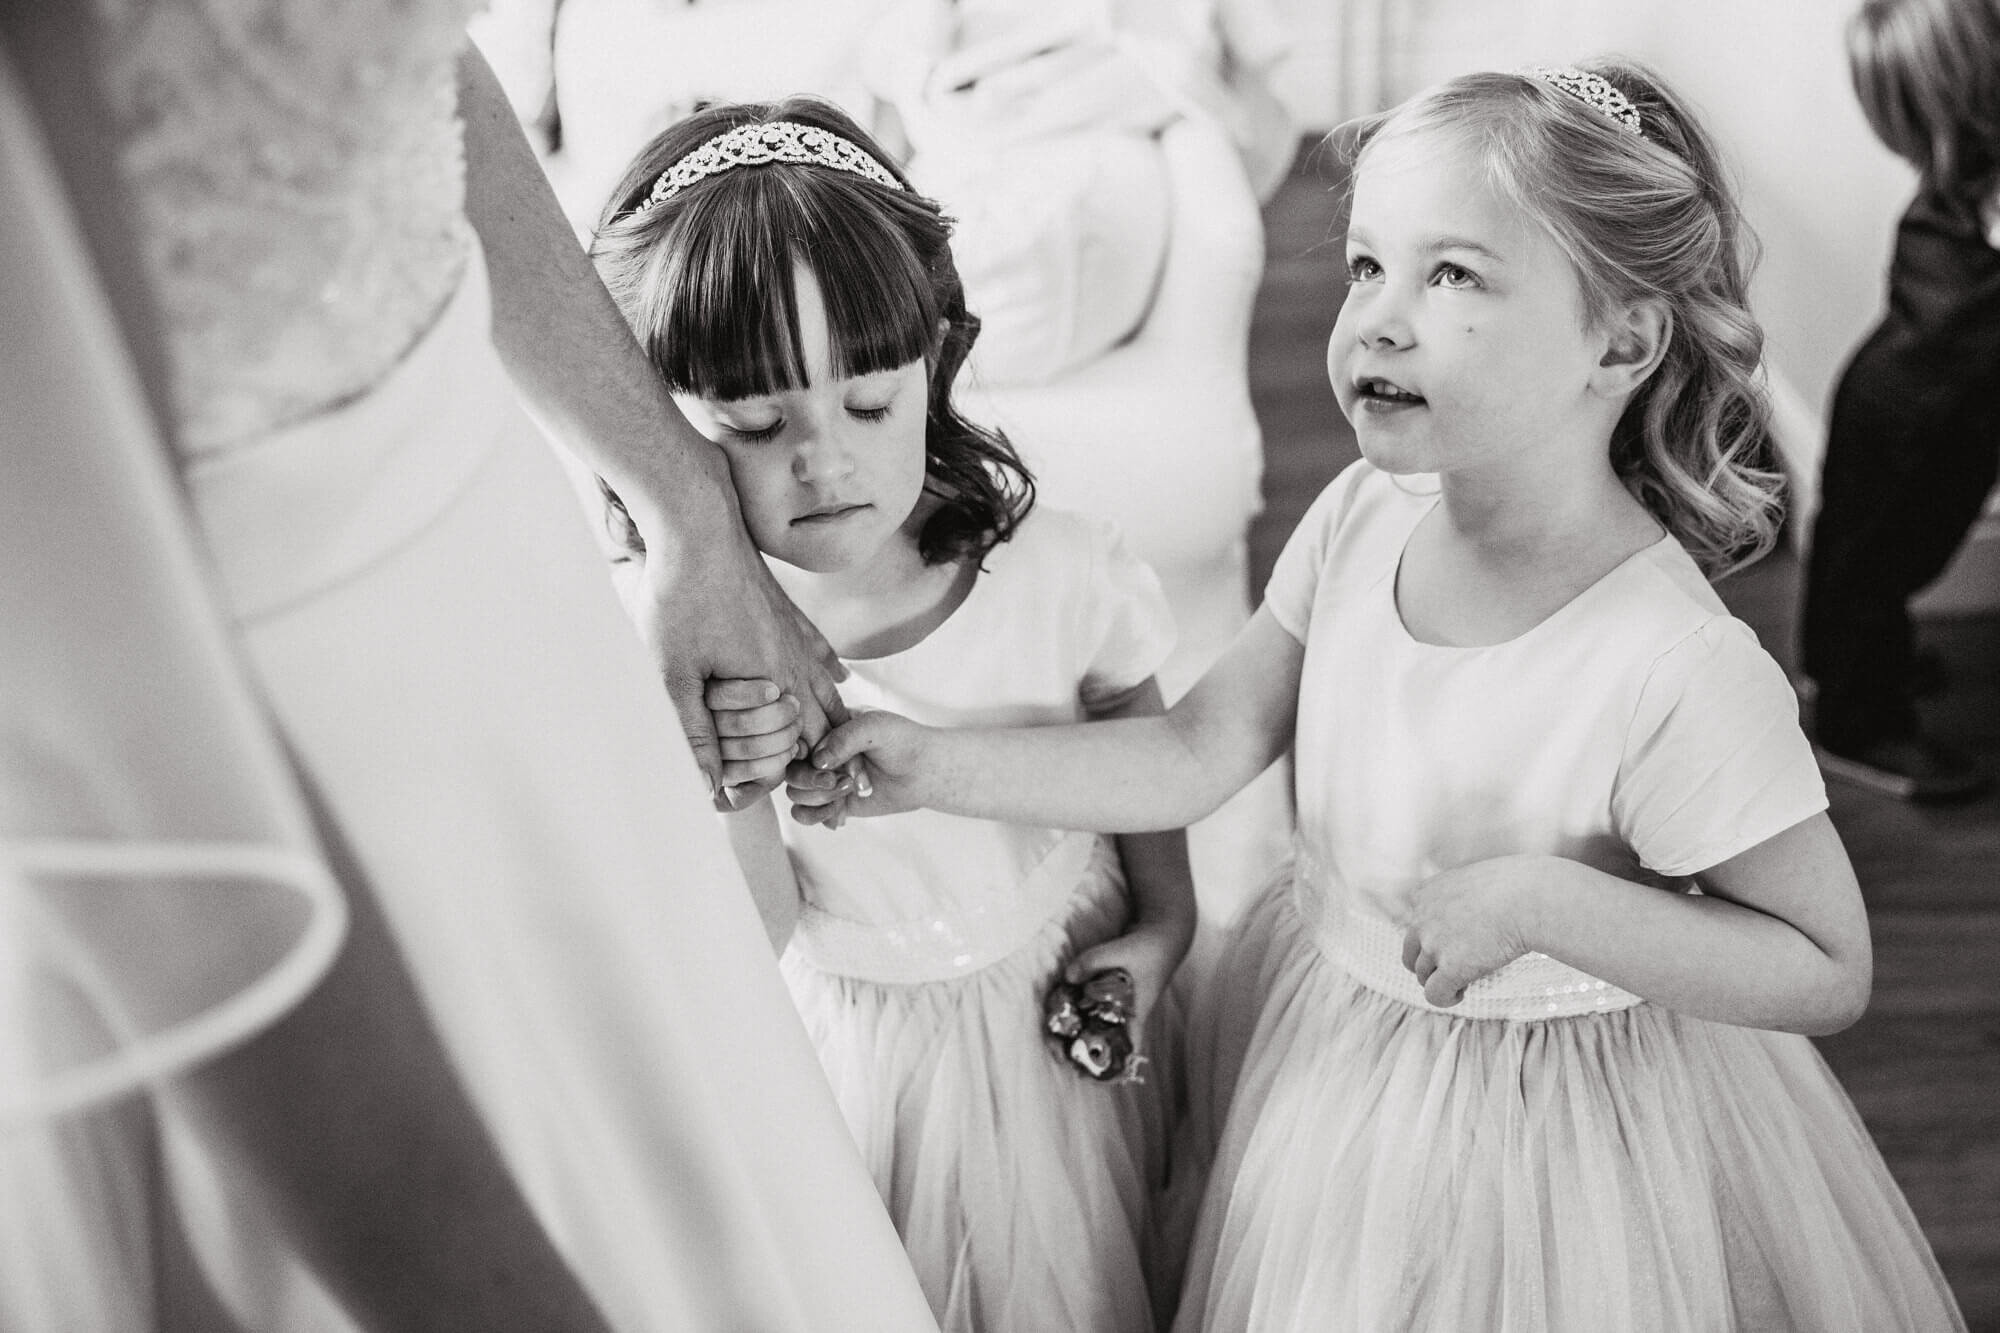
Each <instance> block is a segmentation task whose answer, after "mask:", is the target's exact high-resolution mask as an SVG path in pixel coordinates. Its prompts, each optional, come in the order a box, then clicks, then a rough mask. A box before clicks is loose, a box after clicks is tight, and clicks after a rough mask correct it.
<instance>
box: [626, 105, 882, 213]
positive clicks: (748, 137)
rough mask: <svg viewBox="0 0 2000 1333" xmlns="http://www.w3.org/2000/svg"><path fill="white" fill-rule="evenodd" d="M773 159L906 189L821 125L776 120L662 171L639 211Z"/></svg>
mask: <svg viewBox="0 0 2000 1333" xmlns="http://www.w3.org/2000/svg"><path fill="white" fill-rule="evenodd" d="M771 162H796V163H799V164H800V165H802V166H809V167H831V168H833V169H834V170H835V171H844V172H846V173H848V174H849V175H850V176H860V177H863V178H865V179H867V180H871V181H874V182H875V183H876V184H877V185H886V186H888V187H889V188H890V189H892V190H900V189H902V188H903V184H902V182H901V181H899V180H897V179H896V178H895V177H894V176H892V175H890V174H889V169H888V168H887V167H884V166H883V165H882V164H881V163H880V162H877V161H876V160H875V159H874V158H872V157H870V156H869V155H868V154H867V153H864V152H863V151H861V149H859V148H857V147H855V146H854V145H853V144H852V143H850V142H849V141H847V140H846V139H843V138H841V137H840V136H839V135H838V134H835V133H834V132H833V131H831V130H823V129H820V128H819V127H818V126H816V125H801V124H799V123H798V122H797V121H793V120H773V121H768V122H765V123H763V124H753V125H738V126H737V127H736V128H735V129H733V130H730V131H728V132H727V133H725V134H718V135H716V136H715V137H714V138H713V139H710V140H709V141H708V142H707V143H704V144H703V145H702V146H701V147H699V148H697V149H695V150H694V151H693V152H692V153H689V154H688V155H687V156H686V157H684V158H682V159H681V160H680V161H678V162H676V163H674V164H673V165H672V166H671V167H668V168H667V169H666V170H665V171H664V172H662V173H660V179H659V180H658V181H656V182H655V183H654V185H653V192H652V193H651V194H649V195H647V196H646V202H645V203H643V204H641V205H639V207H638V209H637V211H638V212H641V213H643V212H645V211H646V210H647V209H649V208H652V207H653V206H655V205H656V204H663V203H665V202H666V201H667V200H669V199H671V198H673V197H674V196H675V195H677V194H679V193H680V192H681V191H682V190H685V189H686V188H687V187H688V186H690V185H692V184H694V183H695V182H696V181H698V180H706V179H707V178H708V177H710V176H720V175H721V174H722V173H723V172H725V171H734V170H736V168H738V167H761V166H764V165H766V164H767V163H771Z"/></svg>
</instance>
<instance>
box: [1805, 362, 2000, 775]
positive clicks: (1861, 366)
mask: <svg viewBox="0 0 2000 1333" xmlns="http://www.w3.org/2000/svg"><path fill="white" fill-rule="evenodd" d="M1967 387H1968V386H1966V385H1965V384H1963V383H1960V382H1947V381H1945V380H1943V379H1941V377H1940V376H1939V374H1938V372H1937V370H1936V369H1935V366H1934V363H1933V361H1932V358H1930V357H1927V356H1925V355H1923V354H1922V353H1921V351H1920V350H1919V349H1917V348H1914V347H1911V346H1909V345H1908V344H1907V342H1906V341H1905V340H1904V339H1902V338H1901V337H1899V336H1898V335H1897V334H1896V333H1895V332H1893V331H1891V330H1889V329H1887V328H1878V329H1877V330H1876V331H1875V332H1874V333H1873V334H1872V335H1870V337H1869V339H1868V341H1867V342H1865V343H1863V344H1862V346H1861V348H1860V350H1859V351H1857V352H1856V353H1855V356H1854V359H1853V360H1852V361H1851V362H1850V363H1849V365H1848V367H1847V370H1846V372H1845V373H1844V374H1843V375H1842V376H1841V380H1840V387H1839V389H1838V390H1837V391H1836V393H1835V395H1834V405H1833V418H1832V422H1831V428H1830V430H1829V432H1828V438H1827V450H1826V463H1825V471H1824V473H1823V480H1822V490H1821V507H1820V512H1819V517H1818V520H1817V521H1816V522H1815V524H1814V526H1813V540H1812V555H1811V558H1810V560H1809V562H1808V564H1807V569H1806V595H1805V607H1804V615H1803V642H1802V645H1801V647H1802V649H1803V661H1804V667H1805V671H1806V674H1807V675H1809V676H1811V677H1812V678H1813V680H1814V681H1815V682H1816V683H1817V684H1818V686H1819V698H1818V702H1817V703H1816V705H1815V709H1814V711H1815V716H1816V726H1815V729H1816V730H1817V732H1818V734H1819V737H1820V739H1822V740H1824V741H1826V742H1827V743H1828V744H1829V745H1832V746H1833V747H1835V748H1837V749H1839V748H1848V747H1859V746H1865V745H1867V744H1870V743H1872V742H1874V741H1877V740H1881V739H1884V738H1886V737H1890V736H1896V735H1906V734H1909V733H1910V732H1911V731H1912V730H1913V728H1914V726H1915V713H1914V711H1913V709H1912V707H1911V704H1910V698H1909V677H1910V657H1911V627H1910V615H1909V608H1908V603H1909V599H1910V597H1911V596H1912V595H1914V594H1915V593H1916V592H1917V591H1919V590H1920V589H1921V588H1923V586H1924V585H1925V584H1927V583H1929V582H1931V581H1932V580H1933V579H1935V578H1936V577H1937V576H1938V575H1939V574H1940V573H1942V572H1943V570H1944V567H1945V566H1946V565H1947V564H1949V563H1950V561H1951V557H1952V555H1953V554H1954V553H1955V552H1956V551H1957V550H1958V547H1959V544H1960V543H1961V542H1962V541H1963V540H1964V538H1965V534H1966V532H1967V531H1968V530H1970V528H1971V527H1972V524H1973V523H1974V521H1975V520H1977V519H1978V517H1979V514H1980V511H1981V509H1982V508H1983V507H1984V505H1985V502H1986V497H1987V494H1988V492H1990V491H1991V490H1992V489H1993V483H1994V477H1995V472H1996V466H2000V440H1996V439H1995V436H1994V431H1995V429H1996V427H2000V419H1996V417H1995V414H1994V413H1993V412H1992V411H1990V410H1989V408H1988V407H1987V404H1986V401H1985V399H1986V397H1987V396H1988V395H1986V394H1984V393H1977V392H1974V393H1968V392H1967Z"/></svg>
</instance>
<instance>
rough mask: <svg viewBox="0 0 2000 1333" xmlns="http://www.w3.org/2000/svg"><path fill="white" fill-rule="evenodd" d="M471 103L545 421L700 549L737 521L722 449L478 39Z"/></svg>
mask: <svg viewBox="0 0 2000 1333" xmlns="http://www.w3.org/2000/svg"><path fill="white" fill-rule="evenodd" d="M459 110H460V114H461V116H462V118H463V119H464V122H465V175H466V185H465V211H466V216H467V217H468V218H469V219H470V220H471V223H472V226H473V228H474V230H475V231H477V232H478V234H479V239H480V241H481V244H482V246H483V248H484V249H485V252H486V267H487V272H488V275H489V277H490V278H491V281H492V288H493V340H494V343H495V345H496V347H497V348H498V349H499V352H500V356H501V359H502V361H503V362H505V364H506V366H507V369H508V373H509V374H510V375H511V376H512V377H513V379H514V382H515V384H516V386H517V387H518V388H519V389H520V391H521V394H522V397H523V399H524V400H525V401H526V402H527V404H528V407H529V410H530V411H531V412H532V413H533V414H534V415H535V416H536V418H537V419H538V420H539V421H540V422H541V423H542V426H543V428H544V429H545V430H547V431H548V432H549V433H550V434H551V435H552V436H554V437H555V439H556V440H557V441H558V442H559V443H560V444H561V445H562V446H563V447H564V448H566V449H568V450H569V451H570V452H571V453H572V455H574V456H575V458H576V459H577V461H578V462H580V463H581V464H582V465H583V466H585V467H587V468H589V469H590V470H591V471H593V472H595V473H596V474H597V475H599V476H602V477H603V478H605V480H606V481H608V482H609V483H610V484H611V487H612V489H613V490H615V491H616V492H617V493H618V495H619V498H620V499H622V500H623V501H624V502H625V505H626V507H627V508H628V509H629V510H630V511H631V512H632V514H633V516H634V518H635V519H636V520H638V522H639V524H640V527H641V530H642V531H645V532H646V533H647V535H648V536H649V537H650V538H652V539H653V540H654V541H655V542H658V541H659V540H660V539H661V538H662V537H663V536H665V537H672V538H674V539H676V540H679V541H684V542H687V543H688V544H689V546H690V548H692V549H699V547H700V545H701V543H702V542H703V541H704V540H706V539H711V538H713V536H714V535H715V534H716V533H718V532H721V531H723V525H725V524H735V523H737V519H736V517H735V514H736V503H735V493H734V491H733V490H731V489H730V486H729V484H728V472H727V468H726V466H725V464H724V462H723V460H722V457H721V455H720V452H719V451H718V450H716V449H715V448H714V447H713V446H712V445H710V444H709V443H708V441H706V440H704V439H703V438H702V437H701V436H700V435H699V434H698V433H697V432H696V431H695V430H694V428H693V427H692V426H690V425H688V423H687V420H686V419H685V418H684V417H683V416H682V415H681V413H680V411H679V409H678V408H676V407H675V406H674V402H673V398H672V396H671V395H670V394H669V393H668V392H667V389H666V386H665V385H664V384H663V383H661V381H660V378H659V376H658V374H657V373H655V371H654V370H653V367H652V365H651V363H650V362H648V361H647V359H646V356H645V353H644V352H643V351H642V350H641V348H640V347H639V344H638V342H637V340H635V339H634V338H633V336H632V334H631V331H630V330H629V329H628V328H627V327H626V324H625V321H624V319H623V317H622V316H620V314H619V313H618V308H617V306H616V304H615V303H614V302H613V301H612V299H611V295H610V293H609V292H607V291H605V289H604V284H603V283H602V282H601V281H599V279H598V277H597V271H596V270H595V269H594V268H592V267H591V264H590V259H589V256H588V255H586V254H585V252H584V250H583V247H582V246H581V245H579V244H578V243H577V239H576V236H575V234H574V232H573V231H572V230H571V229H570V225H569V223H568V221H567V219H565V218H564V216H563V213H562V209H561V207H560V206H559V205H558V203H557V202H556V197H555V192H554V190H553V189H551V188H550V186H549V182H548V177H547V176H546V175H545V174H544V173H543V171H542V168H541V164H540V163H539V162H538V161H537V160H536V158H535V155H534V152H533V150H532V149H530V148H529V146H528V141H527V136H526V135H525V134H524V133H523V131H522V129H521V125H520V122H519V120H518V119H517V118H516V117H515V114H514V111H513V108H512V107H511V106H509V104H508V102H507V98H506V95H505V93H504V92H503V91H502V90H501V87H500V84H499V80H498V79H496V78H495V77H494V75H493V71H492V69H491V68H490V67H488V65H487V63H486V60H485V58H484V57H483V56H482V55H481V54H480V53H479V51H478V48H476V47H474V46H471V45H470V44H468V45H467V47H466V51H465V54H464V56H463V57H462V58H461V60H460V62H459ZM654 518H657V519H659V520H660V521H659V522H657V523H655V522H649V520H650V519H654ZM652 554H671V553H668V552H653V553H652Z"/></svg>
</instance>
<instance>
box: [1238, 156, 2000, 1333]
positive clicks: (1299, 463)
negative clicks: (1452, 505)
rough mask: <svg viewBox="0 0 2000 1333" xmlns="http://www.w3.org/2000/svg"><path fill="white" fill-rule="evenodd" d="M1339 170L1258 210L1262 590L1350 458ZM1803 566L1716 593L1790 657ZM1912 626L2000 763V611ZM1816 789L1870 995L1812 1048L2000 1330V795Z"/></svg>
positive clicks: (1965, 719)
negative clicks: (1336, 371)
mask: <svg viewBox="0 0 2000 1333" xmlns="http://www.w3.org/2000/svg"><path fill="white" fill-rule="evenodd" d="M1338 178H1339V171H1338V167H1337V166H1336V165H1335V164H1333V163H1331V162H1328V161H1326V160H1325V158H1324V155H1323V154H1319V153H1317V152H1315V151H1313V150H1311V149H1307V150H1305V151H1302V153H1301V156H1300V160H1299V162H1298V163H1297V164H1296V165H1295V166H1294V169H1293V172H1292V175H1291V178H1290V179H1289V180H1287V181H1286V182H1285V184H1284V185H1283V186H1281V187H1280V189H1279V191H1278V193H1277V194H1276V195H1275V196H1274V197H1273V198H1272V200H1271V201H1270V203H1269V204H1267V205H1266V206H1265V209H1264V220H1265V229H1266V238H1267V239H1266V244H1267V250H1268V256H1269V257H1268V259H1267V261H1266V266H1265V274H1264V284H1263V287H1262V289H1261V291H1260V292H1259V294H1258V298H1257V309H1256V317H1255V321H1254V324H1253V326H1252V330H1251V348H1250V379H1251V393H1252V396H1253V398H1254V400H1255V402H1256V406H1257V414H1258V418H1259V420H1260V421H1261V422H1262V424H1263V428H1264V456H1265V477H1264V496H1265V512H1264V515H1263V517H1262V518H1261V519H1260V520H1259V521H1258V523H1257V524H1256V525H1255V527H1254V528H1253V529H1252V533H1251V565H1252V577H1253V579H1254V583H1253V588H1254V589H1256V590H1258V591H1261V590H1262V588H1263V584H1264V579H1265V577H1266V576H1267V575H1268V574H1269V572H1270V568H1271V562H1272V561H1273V560H1275V559H1276V558H1277V553H1278V550H1279V549H1280V548H1281V547H1282V546H1283V545H1284V541H1285V538H1286V536H1287V535H1288V534H1289V533H1290V532H1291V530H1292V528H1293V527H1294V526H1295V525H1296V524H1297V522H1298V520H1299V517H1300V515H1302V514H1303V513H1304V512H1305V508H1306V506H1307V505H1308V504H1309V503H1311V501H1312V499H1313V497H1314V496H1315V495H1317V494H1318V493H1319V490H1320V488H1321V487H1323V486H1324V485H1325V484H1326V483H1327V482H1328V481H1329V480H1331V479H1332V477H1333V475H1334V474H1335V473H1336V472H1338V471H1339V470H1340V469H1341V468H1342V467H1344V466H1345V465H1346V464H1347V463H1348V462H1350V461H1352V460H1353V459H1354V458H1355V457H1356V456H1357V455H1356V451H1355V447H1354V437H1353V435H1352V434H1351V433H1350V432H1349V431H1348V429H1347V426H1346V423H1345V422H1344V421H1343V420H1342V419H1341V416H1340V412H1339V410H1338V408H1337V407H1336V406H1335V405H1334V400H1333V391H1332V390H1331V389H1330V388H1329V387H1328V386H1327V380H1326V370H1325V352H1326V339H1327V334H1328V332H1329V331H1330V330H1331V328H1332V326H1333V318H1334V314H1335V312H1336V311H1337V310H1338V308H1339V302H1340V296H1341V279H1340V270H1341V263H1340V256H1341V251H1340V245H1339V230H1338V226H1339V221H1338V210H1337V202H1338V197H1337V192H1336V191H1335V185H1336V183H1337V181H1338ZM1859 332H1860V331H1859V330H1857V335H1858V334H1859ZM1798 575H1799V567H1798V562H1797V560H1796V559H1795V558H1793V557H1792V556H1791V555H1790V554H1789V552H1780V553H1778V554H1776V555H1773V556H1771V557H1768V558H1767V559H1765V560H1764V561H1763V562H1762V563H1760V564H1759V565H1757V566H1756V567H1755V568H1753V569H1751V570H1748V571H1745V572H1744V573H1742V574H1740V575H1737V576H1736V577H1734V578H1732V579H1730V580H1729V581H1728V582H1727V583H1726V584H1725V585H1723V587H1722V589H1721V591H1722V594H1723V597H1724V599H1725V600H1726V601H1727V602H1728V603H1729V605H1730V607H1731V609H1732V610H1734V611H1735V612H1736V614H1738V615H1739V616H1741V617H1742V618H1743V619H1745V620H1746V621H1748V622H1749V623H1750V625H1751V626H1752V627H1753V628H1754V629H1756V631H1757V633H1758V635H1759V637H1761V638H1762V640H1763V642H1764V645H1765V647H1767V648H1769V649H1770V650H1771V651H1772V652H1773V653H1774V654H1776V655H1777V657H1778V658H1779V660H1780V661H1782V662H1784V663H1785V665H1786V666H1787V667H1788V668H1789V667H1791V666H1792V664H1793V660H1794V655H1793V644H1792V640H1793V626H1794V618H1795V607H1796V602H1797V588H1798ZM1922 634H1923V642H1924V643H1925V644H1926V645H1928V646H1930V647H1933V648H1935V649H1936V650H1937V651H1938V652H1939V653H1940V654H1941V655H1942V658H1943V660H1944V663H1945V666H1946V669H1947V672H1948V673H1949V679H1950V683H1949V686H1948V688H1947V689H1946V691H1945V692H1944V693H1943V694H1941V695H1939V696H1938V697H1936V698H1934V699H1932V700H1930V701H1929V702H1928V703H1927V704H1926V709H1927V721H1928V722H1929V723H1931V724H1933V725H1935V726H1936V727H1937V728H1939V730H1940V731H1941V733H1942V734H1949V735H1952V736H1955V737H1957V738H1958V739H1959V740H1960V741H1961V742H1962V743H1964V744H1966V745H1967V746H1968V747H1970V748H1972V749H1975V750H1977V751H1978V752H1980V753H1981V754H1982V755H1983V756H1984V757H1985V759H1986V761H1987V762H1988V764H1989V765H1991V766H1994V767H1996V768H2000V620H1995V619H1978V620H1953V621H1940V622H1935V623H1931V624H1927V625H1925V626H1924V627H1923V631H1922ZM1829 790H1830V795H1831V798H1832V803H1833V819H1834V823H1835V824H1836V825H1837V826H1838V827H1839V829H1840V833H1841V837H1842V838H1843V839H1844V840H1845V842H1846V844H1847V849H1848V853H1849V854H1850V855H1851V856H1852V858H1853V860H1854V865H1855V869H1856V870H1857V871H1858V872H1859V874H1860V877H1861V885H1862V889H1863V892H1864V893H1865V894H1866V896H1867V900H1868V905H1869V911H1870V919H1871V922H1872V925H1873V930H1874V938H1875V996H1874V1002H1873V1004H1872V1005H1871V1007H1870V1009H1869V1011H1868V1015H1867V1017H1865V1018H1863V1019H1862V1021H1861V1022H1860V1023H1858V1024H1856V1025H1855V1026H1854V1027H1853V1028H1851V1029H1849V1030H1848V1031H1846V1032H1843V1033H1841V1034H1840V1035H1838V1036H1836V1037H1831V1038H1827V1039H1825V1040H1823V1041H1821V1042H1820V1049H1821V1050H1822V1051H1824V1052H1825V1054H1826V1058H1827V1060H1828V1061H1829V1062H1830V1063H1831V1064H1832V1065H1833V1067H1834V1069H1835V1071H1836V1072H1837V1073H1838V1074H1839V1075H1840V1078H1841V1081H1842V1082H1843V1083H1844V1084H1845V1085H1846V1087H1847V1090H1848V1092H1849V1093H1850V1094H1851V1095H1852V1097H1853V1099H1854V1103H1855V1105H1856V1107H1857V1108H1859V1110H1860V1112H1861V1116H1862V1119H1863V1120H1865V1121H1866V1122H1867V1124H1868V1128H1869V1129H1870V1130H1871V1131H1872V1132H1873V1133H1874V1135H1875V1139H1876V1141H1877V1142H1878V1143H1879V1144H1880V1145H1881V1147H1882V1152H1883V1154H1884V1155H1885V1156H1886V1157H1887V1159H1888V1162H1889V1167H1890V1169H1891V1170H1892V1171H1893V1172H1894V1173H1895V1176H1896V1179H1897V1180H1898V1181H1900V1182H1901V1183H1902V1186H1903V1189H1904V1191H1905V1193H1906V1194H1907V1195H1908V1197H1909V1201H1910V1206H1911V1208H1912V1209H1914V1210H1915V1212H1916V1215H1917V1219H1918V1221H1919V1222H1921V1223H1922V1225H1923V1227H1924V1230H1925V1232H1926V1233H1927V1234H1928V1235H1929V1237H1930V1239H1931V1243H1932V1245H1933V1246H1934V1247H1935V1248H1936V1251H1937V1256H1938V1260H1939V1262H1940V1263H1941V1264H1942V1265H1943V1267H1944V1270H1945V1274H1946V1276H1947V1277H1948V1278H1949V1279H1950V1280H1951V1284H1952V1288H1953V1290H1954V1291H1956V1292H1957V1294H1958V1299H1959V1302H1960V1304H1961V1305H1962V1306H1963V1307H1964V1310H1965V1316H1966V1319H1967V1320H1968V1322H1969V1323H1970V1324H1971V1326H1972V1328H1973V1329H1974V1330H1980V1331H1983V1333H2000V796H1993V797H1988V798H1987V799H1985V800H1984V801H1982V802H1980V803H1978V804H1974V805H1971V806H1966V807H1962V808H1958V809H1952V810H1935V811H1927V810H1919V809H1916V808H1913V807H1910V806H1906V805H1903V804H1901V803H1899V802H1896V801H1891V800H1887V799H1885V798H1882V797H1878V796H1874V795H1872V794H1869V793H1866V792H1862V791H1858V790H1855V789H1852V788H1845V787H1841V786H1838V785H1832V786H1830V789H1829ZM1868 1333H1878V1331H1877V1330H1868Z"/></svg>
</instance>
